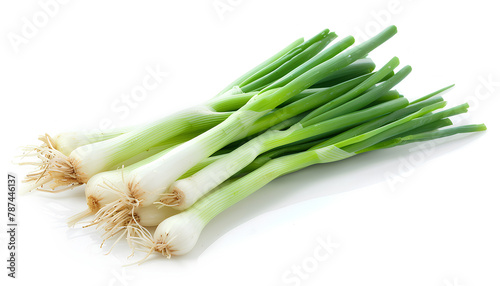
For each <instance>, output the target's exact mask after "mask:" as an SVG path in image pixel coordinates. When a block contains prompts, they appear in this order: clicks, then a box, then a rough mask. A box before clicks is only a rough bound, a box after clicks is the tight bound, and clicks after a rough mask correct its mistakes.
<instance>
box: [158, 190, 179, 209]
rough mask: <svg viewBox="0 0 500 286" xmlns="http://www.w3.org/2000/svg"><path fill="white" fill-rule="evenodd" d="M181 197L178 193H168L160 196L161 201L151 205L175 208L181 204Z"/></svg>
mask: <svg viewBox="0 0 500 286" xmlns="http://www.w3.org/2000/svg"><path fill="white" fill-rule="evenodd" d="M181 201H182V196H181V194H180V193H179V192H177V191H173V192H170V193H164V194H161V199H160V200H158V201H157V202H154V203H153V204H156V205H158V206H159V207H163V206H165V207H176V206H179V205H180V204H181Z"/></svg>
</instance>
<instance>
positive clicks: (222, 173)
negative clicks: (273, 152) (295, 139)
mask: <svg viewBox="0 0 500 286" xmlns="http://www.w3.org/2000/svg"><path fill="white" fill-rule="evenodd" d="M301 128H302V126H301V125H300V124H296V125H294V126H293V127H291V128H289V129H287V130H286V131H279V130H269V131H267V132H265V133H263V134H262V135H260V136H258V137H256V138H254V139H252V140H250V141H249V142H247V143H245V144H243V145H242V146H240V147H239V148H237V149H236V150H234V151H232V152H231V153H229V154H227V155H226V156H224V157H223V158H221V159H219V160H217V161H215V162H214V163H212V164H210V165H208V166H207V167H205V168H203V169H201V170H200V171H198V172H197V173H195V174H194V175H192V176H190V177H188V178H185V179H182V180H178V181H176V182H175V183H173V184H172V186H171V188H170V189H169V193H172V194H173V197H172V198H173V199H172V200H170V202H169V203H166V204H167V205H171V206H172V207H173V208H175V209H179V210H184V209H187V208H188V207H190V206H191V205H192V204H194V203H195V202H196V201H197V200H198V199H199V198H201V197H202V196H204V195H205V194H207V193H208V192H210V191H211V190H213V189H214V188H215V187H217V186H218V185H220V184H221V183H222V182H224V181H226V180H227V179H229V178H230V177H231V176H233V175H234V174H236V173H237V172H239V171H240V170H241V169H243V168H244V167H246V166H248V164H250V163H251V162H253V161H254V160H255V158H257V156H259V155H260V154H262V153H264V152H266V151H268V150H270V149H273V148H275V147H277V146H279V145H281V143H282V142H281V141H280V140H282V139H285V138H286V137H288V136H289V135H290V134H291V133H292V132H293V131H295V130H297V129H301Z"/></svg>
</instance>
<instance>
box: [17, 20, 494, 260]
mask: <svg viewBox="0 0 500 286" xmlns="http://www.w3.org/2000/svg"><path fill="white" fill-rule="evenodd" d="M396 31H397V30H396V27H394V26H391V27H388V28H387V29H385V30H383V31H382V32H381V33H379V34H378V35H376V36H375V37H373V38H371V39H369V40H367V41H365V42H363V43H361V44H359V45H357V46H352V45H353V44H354V39H353V37H346V38H344V39H341V40H339V41H336V42H334V39H335V38H336V37H337V36H336V34H335V33H332V32H330V31H329V30H324V31H322V32H321V33H319V34H317V35H316V36H314V37H312V38H311V39H309V40H307V41H304V40H303V39H299V40H296V41H294V42H293V43H291V44H290V45H288V46H287V47H285V48H284V49H283V50H281V51H279V52H278V53H277V54H275V55H273V56H272V57H271V58H269V59H267V60H266V61H264V62H263V63H261V64H259V65H258V66H256V67H255V68H253V69H252V70H250V71H249V72H247V73H246V74H244V75H243V76H241V77H239V78H238V79H236V80H235V81H234V82H232V83H231V84H229V85H228V86H227V87H226V88H224V89H223V90H222V91H221V92H220V93H219V94H217V95H216V96H214V97H213V98H211V99H208V100H207V101H206V102H205V103H203V104H200V105H197V106H194V107H192V108H189V109H186V110H183V111H180V112H178V113H175V114H172V115H168V116H166V117H164V118H162V119H160V120H157V121H155V122H151V123H149V124H146V125H143V126H136V127H131V128H125V129H121V130H112V131H105V132H96V133H81V132H70V133H61V134H59V135H57V136H54V137H51V136H49V135H44V136H42V137H40V140H41V141H42V142H43V144H42V145H41V146H35V147H33V146H32V147H27V148H26V151H25V154H24V156H27V157H29V156H32V157H34V158H35V161H33V162H25V163H24V164H33V165H35V166H36V169H35V170H34V171H32V172H31V173H29V174H28V175H27V177H26V180H25V189H26V190H28V191H31V190H41V191H48V192H60V191H64V190H67V189H71V188H74V187H75V186H78V185H83V184H84V185H85V194H86V200H87V209H86V210H85V211H83V212H81V213H79V214H77V215H75V216H74V217H72V218H71V219H70V223H71V224H75V223H77V222H79V221H80V220H82V219H83V218H85V217H87V216H90V215H94V218H93V219H92V220H91V222H90V223H89V224H87V225H86V226H96V227H97V228H98V229H100V230H102V231H104V240H106V239H109V238H111V237H117V240H116V241H118V240H119V239H120V238H122V237H126V238H127V240H128V242H129V243H130V245H131V246H132V247H133V248H137V247H139V248H140V249H144V250H145V251H147V252H148V253H149V254H151V253H153V252H159V253H162V254H163V255H165V256H167V257H170V256H171V255H182V254H185V253H187V252H189V251H190V250H191V249H192V248H193V247H194V245H195V244H196V242H197V240H198V237H199V235H200V233H201V231H202V230H203V228H204V227H205V225H207V223H209V222H210V220H211V219H212V218H214V217H215V216H216V215H218V214H219V213H221V212H222V211H224V210H225V209H227V208H228V207H230V206H232V205H234V204H236V203H237V202H238V201H240V200H241V199H243V198H245V197H247V196H248V195H250V194H251V193H253V192H255V191H257V190H258V189H260V188H262V187H263V186H265V185H266V184H267V183H269V182H270V181H272V180H274V179H275V178H277V177H280V176H282V175H285V174H288V173H291V172H295V171H298V170H300V169H303V168H306V167H308V166H311V165H314V164H320V163H330V162H335V161H339V160H343V159H347V158H349V157H352V156H355V155H357V154H361V153H364V152H370V151H375V150H378V149H384V148H391V147H395V146H399V145H404V144H408V143H413V142H420V141H425V140H431V139H437V138H442V137H446V136H451V135H454V134H458V133H468V132H477V131H483V130H486V127H485V126H484V125H483V124H479V125H465V126H458V127H450V125H452V122H451V121H450V119H449V117H451V116H454V115H458V114H461V113H465V112H467V108H468V105H467V104H462V105H459V106H455V107H451V108H448V109H444V108H445V106H446V101H444V100H443V98H442V97H441V96H440V94H441V93H442V92H444V91H446V90H448V89H449V88H451V87H452V86H448V87H445V88H443V89H441V90H438V91H436V92H433V93H431V94H429V95H425V96H423V97H421V98H418V99H416V100H413V101H411V102H410V101H409V100H408V99H407V98H405V97H404V96H403V95H401V94H400V93H399V92H398V91H397V90H395V89H394V88H395V87H396V85H397V84H398V83H400V82H401V81H402V80H403V79H405V78H406V76H408V74H409V73H410V72H411V68H410V67H409V66H404V67H402V68H400V69H399V70H397V71H396V69H397V67H398V65H399V59H398V58H396V57H394V58H392V59H391V60H390V61H389V62H387V63H385V64H384V65H383V66H381V67H380V68H378V69H376V68H375V64H374V62H373V61H372V60H371V59H369V58H367V55H368V54H369V53H370V52H371V51H373V50H374V49H375V48H377V47H378V46H380V45H381V44H383V43H384V42H385V41H387V40H388V39H390V38H391V37H392V36H394V35H395V34H396ZM154 226H156V227H157V228H156V230H155V232H154V234H151V233H150V231H149V230H148V229H147V228H146V227H154ZM115 243H116V242H115Z"/></svg>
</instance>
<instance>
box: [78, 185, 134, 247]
mask: <svg viewBox="0 0 500 286" xmlns="http://www.w3.org/2000/svg"><path fill="white" fill-rule="evenodd" d="M101 187H103V188H104V187H106V188H108V189H109V190H110V191H112V192H116V193H117V194H118V195H119V196H120V199H118V200H116V201H114V202H111V203H108V204H106V205H105V206H103V207H101V208H100V209H99V210H98V211H97V213H96V214H95V217H94V220H93V221H92V222H90V223H89V224H88V225H86V226H84V227H90V226H96V228H97V229H98V230H102V231H104V234H103V242H102V244H101V247H102V246H103V244H104V243H105V242H106V241H107V240H108V239H110V238H111V237H113V236H116V235H118V234H120V235H119V236H118V238H117V239H116V240H115V242H114V243H113V245H112V246H111V249H110V250H109V251H110V252H111V250H112V249H113V248H114V246H115V245H116V244H117V243H118V241H120V240H121V239H123V238H124V237H125V236H126V237H127V239H129V238H130V237H133V236H134V235H135V230H136V229H138V228H140V227H142V226H141V225H140V224H139V221H140V218H139V217H138V216H137V215H136V214H135V208H137V207H139V205H140V201H139V200H137V199H135V198H132V197H130V196H128V195H127V194H126V193H124V192H123V191H121V190H120V189H119V188H118V187H116V186H115V185H114V184H113V183H111V182H109V181H105V182H104V183H103V186H101Z"/></svg>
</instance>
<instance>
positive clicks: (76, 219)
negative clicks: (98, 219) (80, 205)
mask: <svg viewBox="0 0 500 286" xmlns="http://www.w3.org/2000/svg"><path fill="white" fill-rule="evenodd" d="M93 213H94V212H93V211H92V210H91V209H90V208H88V209H86V210H84V211H83V212H80V213H77V214H76V215H74V216H71V217H70V218H68V226H69V227H74V226H75V225H76V224H77V223H78V222H79V221H81V220H82V219H84V218H86V217H88V216H89V215H91V214H93Z"/></svg>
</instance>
